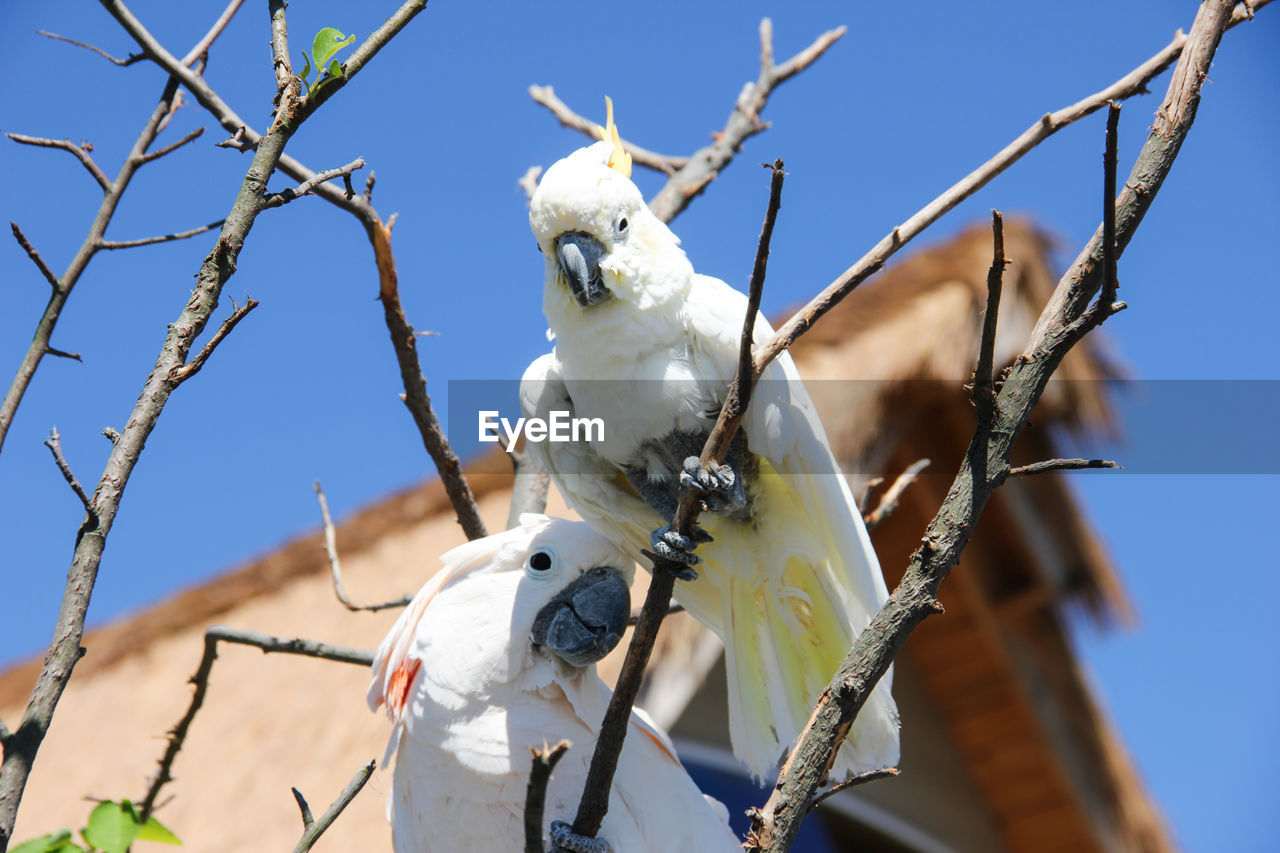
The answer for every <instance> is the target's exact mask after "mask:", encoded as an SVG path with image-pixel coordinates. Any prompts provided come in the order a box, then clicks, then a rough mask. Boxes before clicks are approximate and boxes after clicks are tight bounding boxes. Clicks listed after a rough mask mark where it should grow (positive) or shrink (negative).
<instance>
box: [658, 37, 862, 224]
mask: <svg viewBox="0 0 1280 853" xmlns="http://www.w3.org/2000/svg"><path fill="white" fill-rule="evenodd" d="M844 34H845V27H837V28H836V29H834V30H829V31H827V32H825V33H823V34H822V35H820V36H818V38H817V39H815V40H814V42H813V43H812V44H811V45H809V46H808V47H807V48H805V49H804V50H802V51H800V52H799V53H797V54H796V55H795V56H793V57H791V59H789V60H787V61H786V62H784V63H783V64H782V65H780V66H775V65H774V64H773V24H772V23H771V22H770V21H769V19H768V18H765V19H764V20H763V21H761V22H760V74H759V77H758V78H757V79H756V82H755V83H748V84H747V86H746V88H745V89H743V91H742V92H741V94H739V95H738V98H737V100H736V101H735V102H734V106H733V112H731V113H730V114H729V119H728V121H727V122H726V123H725V126H724V128H723V129H721V130H720V131H719V132H717V133H716V134H714V142H712V144H711V145H709V146H707V147H705V148H702V149H699V150H698V151H696V152H694V154H693V156H691V157H690V158H689V161H688V163H686V164H685V165H684V166H683V167H681V168H680V169H678V170H676V173H675V174H674V175H672V176H671V178H670V179H669V180H668V181H667V183H666V184H665V185H664V186H663V187H662V189H660V190H659V191H658V193H657V195H655V196H654V197H653V198H652V199H650V201H649V209H650V210H652V211H653V213H654V215H655V216H657V217H658V218H659V219H661V220H662V221H663V222H667V223H669V222H671V221H672V220H673V219H675V218H676V217H677V216H679V215H680V213H681V212H682V211H683V210H684V209H685V208H686V207H688V206H689V204H690V203H691V202H692V201H693V200H694V199H695V198H697V196H698V195H700V194H701V193H702V191H703V190H705V189H706V188H707V185H708V184H710V183H711V181H713V180H715V178H716V176H717V175H719V174H720V172H722V171H724V169H725V167H726V166H728V165H729V163H731V162H732V161H733V158H734V156H735V155H736V154H737V153H738V151H739V150H740V149H741V148H742V145H743V143H744V142H746V141H747V140H748V139H750V138H751V137H752V136H755V135H756V134H757V133H760V132H761V131H763V130H765V129H767V128H768V126H769V125H768V124H767V123H766V122H764V121H762V120H761V118H760V114H761V113H762V112H763V111H764V108H765V105H766V104H767V103H768V101H769V96H770V95H771V94H772V93H773V90H774V89H775V88H776V87H777V86H778V85H779V84H781V83H783V82H784V81H786V80H789V79H790V78H792V77H794V76H795V75H796V74H798V73H800V72H801V71H803V70H804V69H805V68H808V67H809V66H810V65H812V64H813V63H814V62H815V61H816V60H817V59H818V58H819V57H820V56H822V54H824V53H826V51H827V49H828V48H830V47H831V45H833V44H835V43H836V42H837V41H838V40H839V39H840V37H841V36H843V35H844Z"/></svg>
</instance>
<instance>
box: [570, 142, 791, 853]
mask: <svg viewBox="0 0 1280 853" xmlns="http://www.w3.org/2000/svg"><path fill="white" fill-rule="evenodd" d="M785 177H786V174H785V172H784V171H783V165H782V160H780V159H779V160H775V161H774V163H773V166H772V179H771V181H770V186H769V206H768V209H767V210H766V211H765V217H764V226H763V227H762V228H761V230H760V241H759V244H758V245H757V247H756V260H755V264H754V266H753V269H752V272H751V283H750V285H749V287H748V294H747V310H746V313H745V315H744V317H743V321H742V341H741V344H740V346H739V357H738V373H737V375H736V376H735V377H734V379H733V384H732V385H730V386H729V392H728V394H727V395H726V397H725V401H724V404H723V405H722V406H721V407H720V415H719V417H718V418H717V420H716V424H715V426H714V427H713V428H712V430H711V434H710V435H709V436H708V437H707V441H706V444H705V446H704V447H703V449H702V456H701V457H700V458H701V462H702V464H703V465H708V464H710V463H712V462H719V461H720V460H721V459H723V458H724V455H725V453H726V452H727V451H728V449H729V444H730V442H731V441H732V440H733V435H734V433H735V432H736V431H737V428H738V424H739V423H740V422H741V421H742V417H743V415H744V414H746V411H747V406H749V405H750V403H751V391H752V389H753V388H754V386H755V382H756V380H757V379H759V374H758V373H756V372H754V371H752V370H751V369H750V368H751V364H752V360H751V345H752V331H753V329H754V328H755V322H756V316H757V314H758V313H759V309H760V298H761V293H762V292H763V290H764V279H765V271H766V267H767V264H768V259H769V241H770V238H771V237H772V235H773V225H774V222H775V221H776V220H777V217H778V209H779V208H780V207H781V206H782V184H783V181H784V179H785ZM700 510H701V501H700V500H699V499H698V498H697V497H696V496H695V495H694V493H693V492H692V491H684V492H682V493H681V495H680V502H679V505H678V506H677V508H676V512H675V517H674V518H673V519H672V522H671V526H672V528H673V529H675V530H679V531H680V532H681V533H682V534H684V535H685V536H690V535H691V534H692V532H693V529H694V525H695V524H696V523H697V520H698V515H699V512H700ZM646 556H649V558H650V559H651V560H652V561H653V571H652V575H653V576H652V578H650V581H649V591H648V592H647V593H646V595H645V600H644V606H643V607H642V608H641V610H640V618H639V620H638V621H637V623H636V627H635V632H634V633H633V634H632V636H631V644H630V645H629V646H628V647H627V655H626V658H625V659H624V660H623V663H622V670H621V671H620V672H619V674H618V680H617V684H616V685H615V686H614V691H613V696H612V697H611V698H610V700H609V707H608V709H607V710H606V711H605V715H604V721H603V722H602V723H601V724H600V731H599V735H598V736H597V738H596V748H595V751H594V752H593V753H592V755H591V765H590V767H589V768H588V770H587V781H586V784H585V786H584V790H583V794H582V799H581V801H579V803H578V811H577V814H576V816H575V817H574V820H573V831H574V833H576V834H577V835H584V836H588V837H594V836H595V834H596V833H597V832H599V831H600V824H601V823H602V822H603V821H604V816H605V813H606V812H607V811H608V809H609V791H610V789H611V787H612V785H613V774H614V771H615V770H616V769H617V767H618V756H619V755H620V754H621V753H622V744H623V740H624V738H625V737H626V735H627V728H628V723H629V721H630V719H631V709H632V707H633V706H634V705H635V701H636V695H637V694H638V693H639V690H640V682H641V681H642V680H643V678H644V670H645V667H646V666H647V665H648V663H649V656H650V654H651V653H652V652H653V645H654V642H655V641H656V640H657V636H658V628H659V627H660V626H661V625H662V620H663V619H664V618H665V617H666V615H667V612H668V607H669V606H670V603H671V594H672V592H673V591H674V589H675V580H676V576H677V573H678V572H680V571H681V570H682V569H683V567H682V566H680V564H678V563H675V562H673V561H671V560H667V559H664V558H662V557H658V556H656V555H651V554H647V553H646Z"/></svg>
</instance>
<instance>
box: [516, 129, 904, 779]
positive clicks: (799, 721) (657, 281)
mask: <svg viewBox="0 0 1280 853" xmlns="http://www.w3.org/2000/svg"><path fill="white" fill-rule="evenodd" d="M601 130H602V136H603V137H604V139H603V141H601V142H597V143H595V144H594V145H590V146H588V147H586V148H581V149H579V150H577V151H575V152H574V153H572V154H570V155H569V156H568V157H566V158H564V159H563V160H561V161H559V162H558V163H556V164H555V165H553V166H552V167H551V168H549V169H548V170H547V172H546V174H545V175H544V176H543V177H542V181H541V183H539V185H538V188H537V191H536V192H535V193H534V195H533V198H532V200H531V203H530V212H529V221H530V224H531V225H532V227H533V233H534V235H535V236H536V237H537V239H538V248H539V249H540V251H541V252H542V254H543V257H544V258H545V261H546V285H545V289H544V291H543V301H542V305H543V311H544V312H545V313H546V317H547V322H548V324H549V326H550V332H551V335H553V336H554V340H555V351H554V352H553V353H551V354H549V355H546V356H543V357H542V358H540V359H538V360H537V361H535V362H534V363H533V364H532V365H531V366H530V367H529V369H528V371H527V372H526V373H525V376H524V379H523V381H522V382H521V389H520V396H521V404H522V408H523V410H524V414H525V416H526V417H541V418H544V419H546V418H549V417H550V415H551V413H552V412H567V413H568V415H567V417H576V418H591V419H594V418H599V419H601V420H602V421H603V424H604V429H603V438H602V440H601V437H600V435H599V434H598V432H596V433H592V432H590V431H588V432H587V433H586V436H587V437H590V438H591V439H593V440H590V441H588V440H585V437H584V436H583V435H582V434H580V436H579V437H580V438H583V439H584V440H579V441H568V442H563V441H560V442H557V441H545V442H540V443H530V448H531V450H532V452H533V453H534V454H535V456H536V458H538V459H539V460H540V461H541V463H542V464H543V466H544V467H545V468H546V469H547V470H548V471H549V472H550V473H551V475H552V477H553V478H554V480H555V483H556V485H557V487H558V488H559V489H560V491H561V492H562V493H563V495H564V497H565V499H566V500H567V501H568V503H569V505H570V506H571V507H572V508H573V509H574V510H576V511H577V512H578V513H579V514H580V515H581V516H582V517H583V518H584V519H586V520H587V521H588V522H589V523H590V524H591V525H592V526H593V527H594V528H595V529H596V530H597V531H599V532H600V533H602V534H604V535H605V536H606V537H607V538H609V539H610V540H612V541H613V542H616V543H618V544H619V545H620V546H621V547H622V548H623V549H624V550H625V551H626V552H627V553H628V554H629V555H631V556H632V557H634V558H636V559H637V560H640V561H641V562H642V564H644V565H647V564H648V563H647V561H644V560H643V559H641V551H642V549H652V550H656V551H658V552H659V553H662V554H664V555H666V556H671V557H674V558H677V559H681V558H682V557H683V559H684V561H685V562H688V563H693V562H697V561H696V559H695V558H694V556H693V555H692V554H689V553H688V551H689V549H690V548H691V547H693V545H694V543H692V542H690V541H688V540H685V539H682V537H680V536H679V535H678V534H677V533H675V532H674V531H672V530H671V529H670V526H669V522H670V521H671V520H672V516H673V513H674V510H675V507H676V504H677V501H678V498H679V492H680V490H681V488H684V487H692V485H693V484H697V485H698V486H699V487H700V488H701V489H704V490H705V489H708V488H709V489H711V490H712V493H711V494H709V495H707V496H706V497H705V501H706V503H707V506H708V509H710V510H713V511H712V512H704V513H703V515H702V518H701V524H702V527H703V528H705V532H706V533H709V534H710V535H711V536H712V537H713V539H714V541H713V542H710V543H709V544H704V545H702V546H701V547H699V548H697V551H696V554H697V555H700V556H701V558H702V561H701V563H700V564H699V565H698V567H697V570H698V573H699V575H700V576H699V577H697V579H695V580H691V581H689V582H682V583H680V584H678V585H677V589H676V598H677V599H678V600H679V601H680V602H681V603H682V604H684V605H685V606H686V607H687V608H688V610H689V612H690V613H692V614H693V615H694V616H695V617H696V618H697V619H698V620H700V621H701V622H702V623H703V624H705V625H707V626H708V627H709V628H711V629H712V630H713V631H715V632H716V633H717V634H718V635H719V636H720V638H721V639H722V640H723V641H724V645H725V656H726V667H727V673H728V684H729V697H728V698H729V728H730V736H731V740H732V743H733V750H734V753H735V754H736V755H737V756H738V758H739V759H740V760H742V761H743V762H744V763H745V764H746V765H747V766H748V768H749V769H750V770H751V772H752V773H753V774H754V775H756V776H765V775H767V774H768V773H769V772H770V771H771V770H773V769H774V767H775V764H776V762H777V761H778V759H779V758H780V757H781V755H782V754H783V752H784V750H785V748H786V747H787V746H788V745H789V744H790V743H791V742H792V741H793V740H794V739H795V738H796V736H797V735H798V733H799V732H800V730H801V728H802V727H803V725H804V723H805V722H806V721H807V720H808V718H809V714H810V711H811V710H812V708H813V705H814V702H815V701H816V699H817V697H818V695H819V693H820V692H821V690H822V689H823V688H824V687H825V686H826V685H827V683H828V681H829V680H830V678H831V676H832V675H834V674H835V672H836V670H837V668H838V666H839V663H840V661H841V659H842V658H843V657H844V655H845V653H846V652H847V651H848V649H849V647H850V646H851V645H852V643H853V640H854V638H855V637H856V636H857V634H858V633H859V632H860V631H861V630H862V629H863V628H864V627H865V626H866V625H867V623H868V621H869V620H870V618H871V616H872V615H873V614H874V613H875V612H876V611H877V610H878V609H879V608H880V606H881V605H882V604H883V603H884V602H885V600H886V598H887V591H886V589H885V583H884V578H883V576H882V575H881V572H880V567H879V563H878V561H877V560H876V555H875V552H874V551H873V550H872V547H871V542H870V539H869V538H868V536H867V532H866V528H865V527H864V526H863V523H862V517H861V514H860V513H859V511H858V507H857V504H856V503H855V502H854V499H853V495H852V494H851V493H850V490H849V486H848V484H847V483H846V481H845V478H844V477H843V476H842V474H841V472H840V470H839V468H838V467H837V464H836V460H835V457H834V456H833V455H832V452H831V448H830V445H829V444H828V442H827V437H826V434H825V432H824V430H823V428H822V424H821V423H820V422H819V420H818V416H817V414H816V413H815V411H814V407H813V403H812V402H811V401H810V399H809V396H808V394H807V393H806V391H805V389H804V386H803V385H802V384H801V381H800V376H799V374H798V373H797V372H796V368H795V365H794V363H793V362H792V360H791V357H790V355H788V354H786V353H783V354H782V355H781V356H779V357H778V358H777V359H776V360H775V361H774V362H773V363H772V364H771V365H770V366H769V367H768V368H767V369H766V370H765V372H764V375H763V376H762V377H761V381H760V383H759V385H758V387H757V388H756V390H755V393H754V396H752V398H751V404H750V407H749V409H748V411H747V414H746V417H745V419H744V421H743V422H742V427H741V429H740V430H739V431H738V433H737V436H736V438H735V441H734V442H733V444H732V446H731V449H730V451H729V453H728V455H727V458H726V460H725V462H726V463H727V465H726V466H725V467H717V468H716V469H715V470H711V471H707V470H705V469H702V468H701V466H700V465H698V463H697V458H696V457H697V455H698V454H700V452H701V450H702V446H703V444H704V442H705V440H706V438H707V435H708V434H709V433H710V431H711V427H712V425H713V424H714V421H715V417H716V415H717V413H718V412H719V409H720V405H721V402H722V401H723V400H724V397H725V393H726V388H727V386H728V384H729V382H730V381H731V380H732V379H733V376H734V373H735V372H736V368H737V357H738V348H739V341H740V337H741V329H742V322H743V318H744V315H745V313H746V305H747V299H746V297H745V296H744V295H743V294H741V293H739V292H738V291H736V290H734V289H733V288H731V287H729V286H728V285H727V284H725V283H724V282H722V281H720V280H718V279H715V278H711V277H708V276H705V275H698V274H696V273H695V272H694V271H693V267H692V265H691V264H690V263H689V260H688V259H687V258H686V257H685V253H684V251H683V250H681V248H680V241H679V240H678V239H677V238H676V236H675V235H674V234H673V233H672V232H671V231H670V229H668V228H667V226H666V225H665V224H664V223H663V222H662V221H660V220H659V219H658V218H657V217H656V216H654V214H653V213H652V212H651V211H650V210H649V208H648V207H647V206H646V205H645V203H644V200H643V199H642V198H641V195H640V191H639V190H638V189H637V188H636V185H635V184H633V183H632V182H631V180H630V178H629V176H630V159H629V157H628V156H627V155H626V153H625V151H623V149H622V147H621V145H620V143H619V142H618V139H617V130H616V128H615V127H614V126H613V123H612V105H610V117H609V127H608V130H607V131H606V130H604V129H601ZM771 331H772V330H771V329H770V327H769V324H768V323H767V322H766V321H765V319H764V317H763V316H758V317H757V318H756V321H755V336H756V340H757V341H758V340H761V339H763V338H764V337H765V336H767V335H768V334H770V333H771ZM730 472H731V475H730ZM682 483H684V484H685V485H684V486H682ZM659 528H660V529H659ZM655 531H656V532H655ZM891 677H892V675H891V673H887V674H886V675H885V677H884V678H883V679H881V681H880V683H879V685H878V686H877V687H876V689H875V691H874V693H873V694H872V697H871V699H870V700H869V701H868V702H867V704H866V706H865V707H864V708H863V709H862V711H861V713H860V714H859V716H858V719H857V721H856V723H855V725H854V727H853V730H852V732H851V733H850V735H849V738H848V741H847V743H846V745H845V746H844V748H843V749H842V750H841V751H840V753H839V755H838V758H837V763H836V765H835V770H836V771H837V772H838V773H840V772H843V773H849V772H859V771H863V770H871V769H877V768H881V767H887V766H893V765H895V764H896V763H897V761H898V715H897V710H896V707H895V705H894V702H893V698H892V696H891V695H890V681H891Z"/></svg>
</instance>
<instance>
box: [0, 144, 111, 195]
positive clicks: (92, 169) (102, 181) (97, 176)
mask: <svg viewBox="0 0 1280 853" xmlns="http://www.w3.org/2000/svg"><path fill="white" fill-rule="evenodd" d="M5 136H7V137H9V138H10V139H12V140H13V141H14V142H21V143H22V144H23V145H37V146H39V147H41V148H61V149H62V150H63V151H66V152H68V153H69V154H71V155H72V156H74V157H75V158H76V159H77V160H79V161H80V163H81V164H82V165H83V166H84V167H85V169H87V170H88V172H89V174H90V175H92V176H93V179H94V180H95V181H97V182H98V186H100V187H102V189H103V190H104V191H105V192H111V181H110V180H108V179H107V176H106V175H105V174H103V172H102V169H100V168H98V164H97V163H95V162H94V161H93V157H91V156H90V155H89V151H88V150H87V149H86V148H85V146H84V145H76V144H75V143H74V142H72V141H71V140H70V139H45V138H44V137H42V136H27V135H26V134H22V133H6V134H5Z"/></svg>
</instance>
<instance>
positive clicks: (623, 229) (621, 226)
mask: <svg viewBox="0 0 1280 853" xmlns="http://www.w3.org/2000/svg"><path fill="white" fill-rule="evenodd" d="M618 233H619V234H626V233H627V217H625V216H624V217H622V218H621V219H619V220H618Z"/></svg>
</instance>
